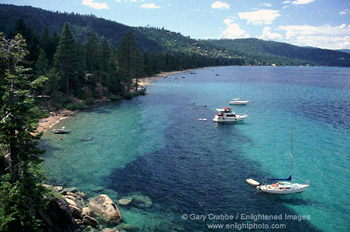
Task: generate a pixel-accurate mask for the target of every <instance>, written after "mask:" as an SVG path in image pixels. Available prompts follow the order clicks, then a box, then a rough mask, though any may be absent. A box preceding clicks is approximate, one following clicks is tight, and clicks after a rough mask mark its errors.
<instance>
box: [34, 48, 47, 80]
mask: <svg viewBox="0 0 350 232" xmlns="http://www.w3.org/2000/svg"><path fill="white" fill-rule="evenodd" d="M47 68H48V61H47V59H46V53H45V51H44V50H43V49H40V53H39V57H38V60H37V61H36V63H35V71H36V74H37V75H43V74H45V73H46V71H47Z"/></svg>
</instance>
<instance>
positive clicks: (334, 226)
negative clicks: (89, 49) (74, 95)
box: [42, 66, 350, 231]
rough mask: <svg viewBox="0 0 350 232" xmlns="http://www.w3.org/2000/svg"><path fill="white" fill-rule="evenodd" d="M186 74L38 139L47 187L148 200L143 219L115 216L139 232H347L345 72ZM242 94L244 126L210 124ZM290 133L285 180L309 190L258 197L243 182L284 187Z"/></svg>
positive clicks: (349, 139)
mask: <svg viewBox="0 0 350 232" xmlns="http://www.w3.org/2000/svg"><path fill="white" fill-rule="evenodd" d="M194 72H195V74H194V73H190V72H186V73H182V74H177V75H174V76H173V77H168V78H166V79H159V80H157V81H154V82H153V83H152V84H151V85H149V86H148V92H149V94H148V95H146V96H142V97H138V98H135V99H133V100H130V101H124V102H122V103H109V104H104V105H101V106H97V107H94V108H91V109H89V110H87V111H84V112H81V113H77V114H76V115H75V116H74V117H72V118H70V119H68V120H66V121H64V122H63V123H61V124H59V125H57V127H61V126H66V128H67V129H71V130H72V133H71V134H69V135H63V137H64V139H63V140H62V141H61V140H60V138H59V136H58V135H54V134H52V133H51V132H47V133H45V134H44V136H43V141H42V144H43V146H45V148H46V149H47V153H46V155H45V156H44V158H45V162H44V168H45V170H46V171H47V173H48V175H49V176H50V179H51V181H52V182H53V183H55V184H62V185H65V186H74V187H77V188H78V189H79V190H81V191H83V192H86V193H88V194H89V195H90V196H94V195H97V194H101V193H106V194H108V195H109V196H110V197H111V198H112V199H113V200H114V201H117V200H118V199H120V198H123V197H130V196H133V195H135V194H136V195H142V196H147V197H146V199H151V201H152V205H151V206H150V207H143V208H142V207H128V208H123V207H120V209H121V211H122V214H123V216H124V219H125V222H126V223H128V224H132V225H135V226H137V227H139V228H140V229H141V231H234V230H238V228H244V226H245V227H249V226H250V227H251V228H253V229H252V230H253V231H254V230H267V231H269V230H272V229H271V228H272V227H276V228H277V229H278V228H279V229H283V231H349V230H350V209H349V206H350V197H349V191H348V186H349V184H350V181H349V178H350V169H349V163H350V69H346V68H315V67H304V68H302V67H236V66H231V67H215V68H205V69H200V70H195V71H194ZM240 83H241V85H242V98H244V99H247V100H250V102H249V104H248V105H246V106H232V108H233V110H234V111H235V112H236V113H237V114H243V113H247V114H248V115H249V117H248V118H247V119H246V121H245V123H240V124H216V123H214V122H213V121H212V118H213V117H214V115H215V113H216V110H215V109H216V108H217V107H218V108H221V107H228V102H229V101H230V100H231V99H232V98H234V97H237V96H238V95H239V89H240ZM199 118H207V119H208V121H199V120H198V119H199ZM291 126H293V128H294V146H293V154H294V157H293V161H294V163H293V180H294V181H296V182H300V183H305V182H307V181H310V187H309V189H308V190H307V191H306V192H304V193H301V194H293V195H288V196H275V195H268V194H262V193H256V190H255V188H254V187H252V186H249V185H248V184H247V183H246V182H245V180H246V179H247V178H253V179H256V180H258V181H263V180H264V179H265V178H266V177H279V178H287V177H288V176H289V172H290V139H291V135H290V132H291ZM88 137H93V138H94V139H93V140H92V141H85V142H82V141H80V139H81V138H88ZM247 215H248V216H247ZM215 226H216V227H217V228H220V226H224V228H223V229H214V228H212V229H210V227H215ZM239 226H241V227H239ZM225 228H227V229H225ZM233 228H235V229H233Z"/></svg>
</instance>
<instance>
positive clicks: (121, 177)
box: [105, 105, 317, 231]
mask: <svg viewBox="0 0 350 232" xmlns="http://www.w3.org/2000/svg"><path fill="white" fill-rule="evenodd" d="M198 110H200V112H198ZM190 114H201V115H205V116H209V115H213V112H211V111H210V109H207V108H201V109H198V108H197V107H196V108H194V110H193V107H192V106H191V105H188V106H183V105H182V106H181V109H180V108H175V109H174V110H173V112H171V115H173V118H172V122H173V123H172V124H171V125H170V126H169V127H168V128H167V129H166V133H165V137H166V141H167V143H166V146H165V147H164V149H161V150H158V151H155V152H152V153H149V154H146V155H144V156H142V157H138V158H137V159H136V160H134V161H133V162H132V163H129V164H128V165H127V166H126V167H125V168H124V169H121V170H120V169H118V170H114V171H113V172H112V173H111V175H110V176H108V177H106V179H105V181H106V183H109V186H108V188H110V189H113V190H115V191H117V192H118V193H119V195H121V196H128V195H129V196H130V195H132V194H133V193H135V192H138V193H142V194H144V195H147V196H149V197H150V198H151V199H152V201H153V202H154V203H155V204H157V205H159V207H153V208H150V209H147V211H149V212H153V211H154V213H155V214H161V215H167V216H166V217H167V220H168V221H169V224H167V225H164V226H165V228H163V229H162V228H158V229H157V228H155V229H154V230H155V231H173V230H175V229H174V228H176V227H179V226H180V225H181V226H180V227H181V228H182V229H178V230H180V231H221V230H218V229H216V230H212V229H208V224H212V223H224V224H227V223H229V224H232V223H233V224H234V223H248V224H252V223H256V224H268V225H269V226H271V225H272V224H273V223H279V224H284V225H286V229H284V231H317V229H316V228H315V227H314V226H312V225H311V224H310V223H309V222H308V221H300V222H299V221H297V222H296V221H291V220H285V219H282V220H277V221H276V220H254V218H253V219H249V220H248V219H246V218H244V217H242V218H241V215H259V214H260V215H281V214H288V215H295V214H296V213H295V212H294V211H292V210H291V209H289V208H288V207H287V206H285V205H284V204H298V205H299V204H309V203H308V200H307V199H304V198H302V197H301V198H296V199H294V198H290V199H283V198H276V197H272V196H269V195H266V194H256V190H255V189H254V187H252V186H249V185H248V184H247V183H246V182H245V179H246V178H248V177H262V176H265V174H264V173H262V172H261V171H260V168H259V164H257V163H255V162H252V161H248V160H246V159H244V156H243V155H244V154H242V152H241V150H240V145H241V144H242V143H251V141H250V139H249V138H246V137H245V136H244V135H242V134H241V133H240V131H239V128H238V127H237V125H220V126H218V127H215V126H214V124H213V123H212V122H209V121H208V122H198V123H201V124H198V125H196V127H195V128H194V129H193V124H194V123H196V122H193V121H192V120H186V119H188V118H189V117H188V115H190ZM227 144H236V145H235V146H230V147H228V146H227ZM183 215H186V216H189V218H187V220H185V219H183V218H184V216H183ZM193 215H199V216H200V215H206V216H208V215H234V219H229V220H227V219H213V218H212V219H208V217H207V219H206V220H197V219H195V218H194V219H191V216H193ZM186 216H185V217H186ZM236 216H239V217H238V218H236ZM131 223H132V222H131ZM172 228H173V229H172ZM252 231H254V229H252ZM256 231H261V229H259V230H256Z"/></svg>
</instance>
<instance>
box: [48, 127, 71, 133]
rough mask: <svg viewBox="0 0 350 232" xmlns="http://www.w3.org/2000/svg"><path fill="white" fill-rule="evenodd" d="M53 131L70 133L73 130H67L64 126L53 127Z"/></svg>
mask: <svg viewBox="0 0 350 232" xmlns="http://www.w3.org/2000/svg"><path fill="white" fill-rule="evenodd" d="M52 132H53V133H54V134H69V133H70V132H71V130H66V128H65V127H64V126H63V127H62V128H61V129H53V130H52Z"/></svg>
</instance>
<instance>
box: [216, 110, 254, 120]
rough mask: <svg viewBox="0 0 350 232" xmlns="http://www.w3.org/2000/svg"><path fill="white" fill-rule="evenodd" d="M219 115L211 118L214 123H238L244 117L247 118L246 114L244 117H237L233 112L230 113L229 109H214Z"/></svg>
mask: <svg viewBox="0 0 350 232" xmlns="http://www.w3.org/2000/svg"><path fill="white" fill-rule="evenodd" d="M216 110H217V111H218V112H219V113H218V114H216V115H215V117H214V118H213V121H214V122H240V121H243V120H244V119H245V118H246V117H248V115H247V114H244V115H238V114H236V113H234V112H232V109H231V108H224V109H216Z"/></svg>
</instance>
